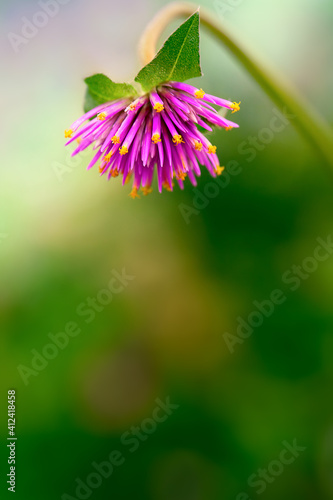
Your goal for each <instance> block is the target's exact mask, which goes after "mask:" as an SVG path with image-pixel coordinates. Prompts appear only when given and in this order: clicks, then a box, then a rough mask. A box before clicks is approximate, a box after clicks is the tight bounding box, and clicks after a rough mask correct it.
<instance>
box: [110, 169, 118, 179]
mask: <svg viewBox="0 0 333 500" xmlns="http://www.w3.org/2000/svg"><path fill="white" fill-rule="evenodd" d="M118 175H119V171H118V169H117V168H116V169H115V170H113V171H112V173H111V177H118Z"/></svg>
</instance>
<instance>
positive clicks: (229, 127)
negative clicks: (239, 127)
mask: <svg viewBox="0 0 333 500" xmlns="http://www.w3.org/2000/svg"><path fill="white" fill-rule="evenodd" d="M232 128H234V127H232V126H231V125H229V126H228V127H226V128H225V129H226V131H227V132H228V130H231V129H232Z"/></svg>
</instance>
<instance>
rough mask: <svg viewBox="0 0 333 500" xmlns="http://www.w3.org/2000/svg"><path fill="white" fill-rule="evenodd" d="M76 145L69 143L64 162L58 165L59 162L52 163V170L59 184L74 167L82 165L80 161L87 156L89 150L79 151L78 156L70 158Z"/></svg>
mask: <svg viewBox="0 0 333 500" xmlns="http://www.w3.org/2000/svg"><path fill="white" fill-rule="evenodd" d="M76 147H77V144H75V143H71V144H69V145H68V148H66V151H65V161H64V162H63V163H60V162H59V161H53V162H52V170H53V172H54V174H55V176H56V177H57V179H58V181H59V182H63V180H64V176H66V175H68V174H70V173H72V172H73V171H74V170H75V169H76V167H78V166H79V165H81V164H82V160H84V159H85V158H86V156H88V155H89V154H90V153H91V151H89V149H84V150H83V151H80V154H79V155H76V156H72V153H73V151H74V150H75V149H76Z"/></svg>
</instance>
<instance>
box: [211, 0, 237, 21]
mask: <svg viewBox="0 0 333 500" xmlns="http://www.w3.org/2000/svg"><path fill="white" fill-rule="evenodd" d="M242 3H244V0H225V1H222V0H214V8H215V11H216V13H217V14H218V16H219V17H220V19H221V20H223V18H224V16H225V15H226V14H230V13H231V12H233V11H234V10H236V9H237V8H238V7H240V6H241V5H242Z"/></svg>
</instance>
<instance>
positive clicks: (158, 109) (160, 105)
mask: <svg viewBox="0 0 333 500" xmlns="http://www.w3.org/2000/svg"><path fill="white" fill-rule="evenodd" d="M154 109H155V111H157V113H160V112H161V111H163V109H164V106H163V104H162V103H161V102H157V103H156V104H155V106H154Z"/></svg>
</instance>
